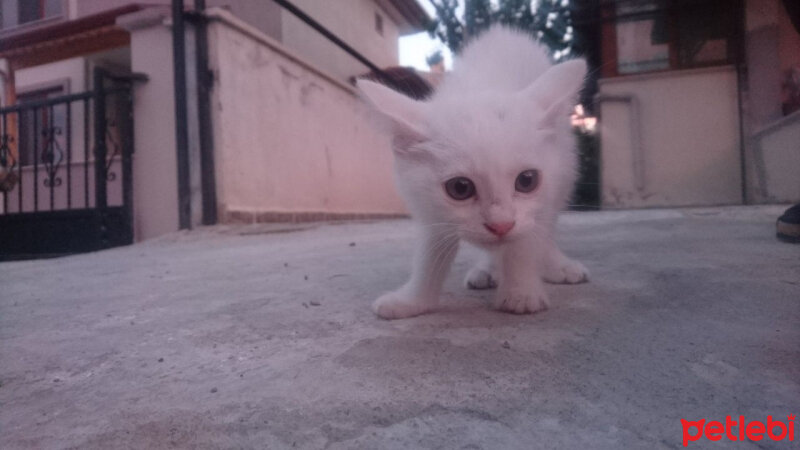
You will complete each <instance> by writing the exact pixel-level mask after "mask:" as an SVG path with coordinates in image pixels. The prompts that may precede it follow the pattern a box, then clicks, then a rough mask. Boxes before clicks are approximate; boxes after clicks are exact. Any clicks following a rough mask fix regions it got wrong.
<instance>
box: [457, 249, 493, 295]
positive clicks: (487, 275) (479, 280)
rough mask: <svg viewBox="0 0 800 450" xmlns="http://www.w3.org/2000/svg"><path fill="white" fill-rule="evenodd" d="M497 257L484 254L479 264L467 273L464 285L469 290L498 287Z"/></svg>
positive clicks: (485, 252) (488, 253) (487, 253)
mask: <svg viewBox="0 0 800 450" xmlns="http://www.w3.org/2000/svg"><path fill="white" fill-rule="evenodd" d="M494 260H495V256H494V255H493V254H492V253H490V252H487V251H484V252H482V255H481V257H480V259H479V260H478V262H477V263H476V264H475V265H474V266H473V267H472V269H470V270H469V272H467V276H466V277H465V278H464V284H465V285H466V286H467V288H469V289H494V288H496V287H497V264H496V263H495V261H494Z"/></svg>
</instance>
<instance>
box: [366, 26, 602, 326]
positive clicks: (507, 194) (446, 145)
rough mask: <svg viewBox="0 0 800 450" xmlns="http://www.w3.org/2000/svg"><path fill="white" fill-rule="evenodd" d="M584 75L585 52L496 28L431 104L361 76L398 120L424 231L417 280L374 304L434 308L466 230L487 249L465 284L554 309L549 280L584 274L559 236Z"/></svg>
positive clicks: (411, 194)
mask: <svg viewBox="0 0 800 450" xmlns="http://www.w3.org/2000/svg"><path fill="white" fill-rule="evenodd" d="M585 75H586V64H585V63H584V61H583V60H572V61H568V62H565V63H562V64H558V65H552V64H551V63H550V61H549V59H548V57H547V53H546V52H545V50H544V49H543V48H542V47H540V46H539V45H538V44H537V43H536V42H534V41H533V40H532V39H530V38H529V37H527V36H526V35H524V34H522V33H521V32H516V31H513V30H509V29H507V28H502V27H494V28H492V29H490V30H489V31H487V32H486V33H484V34H483V35H481V36H480V37H479V38H477V39H476V40H475V41H474V42H472V43H471V44H470V45H468V46H467V48H466V49H465V50H464V51H463V53H462V55H461V58H460V59H458V60H457V61H456V65H455V70H454V71H453V72H451V73H449V74H448V75H447V77H446V78H445V80H444V82H443V83H442V85H441V86H440V87H439V88H438V90H437V91H436V92H435V94H434V95H433V96H432V97H431V98H430V99H429V100H428V101H424V102H423V101H415V100H411V99H410V98H408V97H405V96H403V95H401V94H399V93H397V92H395V91H392V90H391V89H389V88H387V87H384V86H382V85H380V84H376V83H373V82H370V81H365V80H362V81H359V82H358V87H359V89H360V90H361V92H362V93H363V95H364V96H365V97H366V98H367V99H368V101H369V102H370V103H371V104H372V105H373V106H374V108H375V110H376V111H378V112H379V113H380V115H381V117H382V118H383V119H384V121H385V122H386V123H387V124H388V126H389V127H390V130H391V133H392V136H393V149H394V154H395V170H396V174H397V182H398V187H399V189H400V192H401V194H402V195H403V197H404V198H405V200H406V202H407V206H408V208H409V210H410V212H411V214H412V216H413V217H414V219H415V220H416V221H417V222H418V224H419V233H420V236H419V240H418V242H417V248H416V256H415V258H414V264H413V271H412V274H411V279H410V280H409V281H408V282H407V283H406V284H405V285H404V286H402V287H401V288H400V289H398V290H396V291H394V292H389V293H387V294H385V295H383V296H381V297H380V298H378V299H377V300H376V301H375V303H374V305H373V308H374V310H375V312H376V313H377V314H378V315H379V316H380V317H383V318H386V319H400V318H404V317H411V316H415V315H418V314H422V313H424V312H426V311H430V310H431V309H433V308H435V306H436V305H437V303H438V299H439V294H440V291H441V288H442V283H443V281H444V278H445V276H446V275H447V272H448V270H449V267H450V264H451V263H452V261H453V258H454V257H455V254H456V251H457V249H458V243H459V241H460V240H461V239H463V240H465V241H467V242H469V243H472V244H474V245H476V246H478V247H480V248H482V249H484V250H485V251H486V256H485V258H483V259H482V260H481V261H479V262H478V264H477V265H476V266H475V267H474V268H473V269H472V270H471V271H470V272H469V273H468V274H467V279H466V284H467V286H468V287H470V288H474V289H486V288H491V287H495V286H497V288H498V289H497V294H496V297H495V300H494V306H495V307H496V308H498V309H501V310H505V311H509V312H514V313H533V312H536V311H539V310H542V309H545V308H547V306H548V298H547V294H546V293H545V290H544V286H543V283H542V279H544V280H547V281H549V282H553V283H580V282H583V281H586V280H587V278H588V274H587V271H586V269H585V268H584V267H583V265H582V264H581V263H579V262H577V261H573V260H571V259H569V258H567V257H566V256H564V254H563V253H561V251H560V250H559V249H558V247H557V246H556V244H555V242H554V241H553V228H554V226H555V223H556V219H557V217H558V213H559V211H560V210H561V209H562V208H563V207H564V205H565V203H566V201H567V199H568V196H569V194H570V191H571V189H572V186H573V184H574V181H575V175H576V169H575V165H576V157H575V152H574V145H575V143H574V139H573V136H572V133H571V130H570V121H569V113H570V112H571V111H572V108H573V105H574V104H575V99H576V97H577V93H578V90H579V89H580V87H581V85H582V84H583V80H584V77H585Z"/></svg>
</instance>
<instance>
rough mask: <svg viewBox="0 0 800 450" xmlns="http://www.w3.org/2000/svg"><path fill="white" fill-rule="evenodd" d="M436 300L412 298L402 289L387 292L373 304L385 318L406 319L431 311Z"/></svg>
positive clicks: (374, 309)
mask: <svg viewBox="0 0 800 450" xmlns="http://www.w3.org/2000/svg"><path fill="white" fill-rule="evenodd" d="M434 305H435V303H434V302H430V301H423V300H419V299H416V298H410V297H408V296H407V295H406V294H405V293H403V292H402V291H394V292H387V293H386V294H383V295H381V296H380V297H378V299H377V300H375V302H374V303H373V304H372V310H373V311H375V314H377V315H378V316H379V317H381V318H383V319H388V320H392V319H405V318H407V317H414V316H418V315H420V314H424V313H426V312H428V311H430V310H431V309H432V308H433V306H434Z"/></svg>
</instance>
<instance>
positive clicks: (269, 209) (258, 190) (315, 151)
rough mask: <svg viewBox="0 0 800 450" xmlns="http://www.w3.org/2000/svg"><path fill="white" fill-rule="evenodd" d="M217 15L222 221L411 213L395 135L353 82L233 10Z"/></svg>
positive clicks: (213, 31)
mask: <svg viewBox="0 0 800 450" xmlns="http://www.w3.org/2000/svg"><path fill="white" fill-rule="evenodd" d="M212 17H213V19H212V23H211V26H210V29H209V41H210V47H211V48H210V59H211V64H212V67H213V70H214V72H215V74H216V84H215V86H214V89H213V95H214V98H213V113H214V138H215V144H214V145H215V154H216V156H215V160H216V168H217V187H218V203H219V210H220V218H221V220H223V221H224V220H226V218H227V219H228V220H230V219H232V218H233V217H242V215H243V214H244V215H245V216H248V217H251V218H252V220H258V219H259V217H262V218H266V219H264V220H270V219H269V217H270V215H271V214H273V216H272V217H274V214H275V213H278V214H281V213H326V214H349V213H357V214H397V213H403V212H404V211H405V210H404V207H403V203H402V201H401V200H400V198H399V197H398V195H397V194H396V192H395V188H394V180H393V171H392V154H391V150H390V147H389V142H388V139H387V138H385V137H384V136H382V135H381V134H379V133H377V132H376V131H374V130H373V128H372V127H371V126H370V124H369V123H368V122H367V116H366V109H365V108H364V106H363V105H362V104H361V103H360V101H359V99H358V98H357V97H356V96H355V94H354V92H353V90H352V89H351V88H350V87H349V86H348V85H345V84H342V83H339V82H338V81H336V77H335V76H332V75H327V74H326V73H324V72H322V71H321V70H318V69H316V68H315V66H313V65H311V64H309V63H307V62H304V61H303V60H302V59H300V58H299V57H297V56H295V55H294V54H293V53H291V52H290V51H289V50H287V49H286V48H285V47H284V46H282V45H281V44H279V43H277V42H276V41H274V40H272V39H271V38H268V37H267V36H266V35H264V34H262V33H260V32H259V31H257V30H256V29H255V28H252V27H249V26H248V25H246V24H245V23H243V22H242V21H240V20H238V19H237V18H235V17H234V16H232V15H230V14H229V13H227V12H225V11H222V10H215V11H214V12H213V13H212Z"/></svg>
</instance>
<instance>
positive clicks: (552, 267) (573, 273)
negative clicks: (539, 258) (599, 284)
mask: <svg viewBox="0 0 800 450" xmlns="http://www.w3.org/2000/svg"><path fill="white" fill-rule="evenodd" d="M546 251H547V254H546V259H545V267H544V280H545V281H547V282H548V283H555V284H577V283H585V282H587V281H589V270H588V269H586V267H585V266H584V265H583V264H581V263H580V262H579V261H576V260H574V259H571V258H569V257H567V256H566V255H565V254H564V253H563V252H562V251H561V249H559V248H558V246H557V245H556V243H555V242H554V241H550V242H549V243H548V244H547V249H546Z"/></svg>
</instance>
